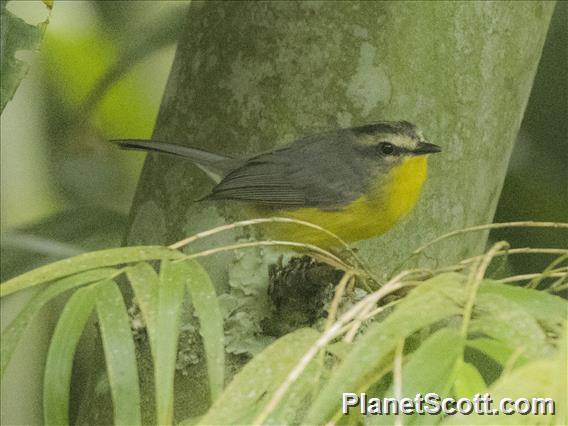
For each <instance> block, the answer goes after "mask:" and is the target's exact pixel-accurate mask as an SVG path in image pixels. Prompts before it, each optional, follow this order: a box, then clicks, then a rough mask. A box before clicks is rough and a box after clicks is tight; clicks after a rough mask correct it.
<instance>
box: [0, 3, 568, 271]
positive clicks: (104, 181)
mask: <svg viewBox="0 0 568 426" xmlns="http://www.w3.org/2000/svg"><path fill="white" fill-rule="evenodd" d="M188 5H189V3H188V2H181V1H161V2H153V1H144V2H143V1H138V2H137V1H133V2H126V1H104V2H97V1H73V2H70V1H59V2H57V1H56V2H55V5H54V8H53V11H52V13H51V17H50V23H49V25H48V28H47V32H46V35H45V39H44V42H43V44H42V47H41V51H40V52H39V53H38V54H37V55H36V56H35V57H34V59H33V64H32V67H31V71H30V73H29V74H28V76H27V77H26V78H25V79H24V81H23V82H22V84H21V85H20V87H19V89H18V91H17V92H16V95H15V97H14V99H13V100H12V101H11V102H9V103H8V105H7V107H6V109H5V110H4V112H3V114H2V117H1V120H2V122H1V128H2V135H1V136H2V144H1V147H2V152H1V153H2V165H1V171H2V176H1V177H2V180H1V194H2V198H1V202H2V203H1V206H2V210H1V213H2V221H1V231H2V251H1V261H2V276H1V278H2V280H5V279H7V278H9V277H11V276H14V275H16V274H18V273H21V272H23V271H25V270H28V269H31V268H33V267H35V266H37V265H39V264H41V263H45V262H48V261H52V260H55V259H58V258H62V257H67V256H69V255H73V254H77V253H80V252H82V251H86V250H92V249H97V248H102V247H108V246H118V245H120V243H121V239H122V233H123V229H124V226H125V224H126V222H127V215H128V210H129V206H130V202H131V199H132V196H133V194H134V189H135V185H136V180H137V176H138V174H139V171H140V168H141V165H142V160H143V156H141V155H132V154H129V153H124V152H120V151H118V150H116V149H114V148H113V147H112V146H111V145H110V144H109V143H108V139H112V138H120V137H139V138H147V137H150V136H151V133H152V128H153V126H154V120H155V118H156V115H157V112H158V109H159V104H160V101H161V95H162V92H163V89H164V86H165V83H166V81H167V77H168V73H169V68H170V66H171V63H172V60H173V55H174V52H175V40H176V37H177V33H178V31H179V29H180V26H181V24H182V20H183V17H184V14H185V11H184V9H185V8H187V6H188ZM38 6H39V8H40V9H42V8H43V5H42V4H41V3H40V2H38V1H36V2H34V1H29V2H28V1H18V2H14V1H12V2H9V3H8V9H9V10H11V11H12V12H14V13H16V14H18V15H19V16H22V17H24V18H25V17H26V16H27V17H28V18H27V19H31V20H32V21H33V19H34V14H37V8H38ZM36 19H37V18H36ZM567 45H568V4H567V3H566V2H559V3H558V4H557V7H556V11H555V15H554V17H553V20H552V24H551V28H550V31H549V36H548V39H547V42H546V46H545V48H544V53H543V57H542V61H541V64H540V67H539V70H538V74H537V76H536V79H535V85H534V88H533V91H532V95H531V98H530V101H529V105H528V107H527V112H526V116H525V119H524V121H523V125H522V128H521V131H520V133H519V140H518V142H517V144H516V147H515V150H514V153H513V156H512V158H511V162H510V167H509V173H508V176H507V180H506V182H505V186H504V189H503V193H502V199H501V202H500V205H499V208H498V211H497V215H496V218H495V221H498V222H501V221H514V220H542V221H549V220H550V221H566V220H567V219H568V184H567V182H568V175H567V174H568V171H567V167H566V166H567V164H568V149H567V135H568V128H567V126H568V123H567V120H566V117H568V78H567V70H568V50H567V49H566V46H567ZM511 54H514V52H511ZM401 118H404V117H401ZM480 125H483V123H480ZM492 239H493V240H497V239H507V240H509V241H510V242H511V243H512V246H514V247H525V246H532V247H555V246H566V242H565V241H560V240H559V237H558V234H557V233H554V232H553V231H547V230H542V229H536V230H526V229H511V230H502V231H499V232H494V233H493V234H492ZM549 259H550V258H549V257H546V256H543V257H538V256H535V255H531V256H530V257H526V256H517V257H513V258H512V259H511V263H510V265H509V266H510V267H511V268H513V270H514V272H517V273H525V272H530V271H536V270H539V269H542V268H543V267H544V266H545V265H546V263H547V262H548V261H549Z"/></svg>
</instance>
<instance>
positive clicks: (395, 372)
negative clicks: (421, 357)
mask: <svg viewBox="0 0 568 426" xmlns="http://www.w3.org/2000/svg"><path fill="white" fill-rule="evenodd" d="M403 350H404V339H403V340H401V341H400V342H398V344H397V345H396V349H395V351H394V359H393V369H392V382H393V390H394V397H395V398H396V399H397V400H399V401H400V400H401V399H402V352H403ZM402 419H403V417H402V414H397V415H396V416H395V420H394V424H395V425H396V426H402V424H403V422H402Z"/></svg>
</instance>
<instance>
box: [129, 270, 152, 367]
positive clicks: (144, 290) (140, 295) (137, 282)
mask: <svg viewBox="0 0 568 426" xmlns="http://www.w3.org/2000/svg"><path fill="white" fill-rule="evenodd" d="M126 275H127V276H128V279H129V281H130V285H131V286H132V289H133V290H134V295H135V296H136V303H137V304H138V307H139V308H140V312H141V313H142V317H143V318H144V323H145V325H146V331H147V333H148V339H149V340H150V347H151V349H152V357H153V358H154V359H155V358H156V354H155V352H154V351H155V348H156V347H157V344H156V327H157V325H158V324H157V317H158V312H157V311H158V297H159V291H160V289H159V285H160V279H159V278H158V274H157V273H156V271H154V268H152V267H151V266H150V265H149V264H147V263H139V264H137V265H135V266H132V267H130V268H128V269H127V270H126Z"/></svg>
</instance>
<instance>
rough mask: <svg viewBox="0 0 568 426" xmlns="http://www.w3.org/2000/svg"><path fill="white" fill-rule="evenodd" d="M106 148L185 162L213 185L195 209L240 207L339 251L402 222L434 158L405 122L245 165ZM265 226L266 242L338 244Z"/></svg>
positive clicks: (136, 143)
mask: <svg viewBox="0 0 568 426" xmlns="http://www.w3.org/2000/svg"><path fill="white" fill-rule="evenodd" d="M113 142H114V143H116V144H118V146H119V147H120V148H122V149H133V150H142V151H148V152H157V153H162V154H170V155H174V156H177V157H181V158H183V159H186V160H190V161H191V162H192V163H194V164H195V165H196V166H197V167H199V168H200V169H202V170H203V171H204V172H205V173H206V174H207V175H208V176H209V177H210V178H211V179H212V180H213V182H214V186H213V187H212V189H211V191H210V192H209V193H208V194H207V195H206V196H205V197H203V198H201V199H200V200H199V201H217V200H225V201H229V202H239V203H242V204H244V206H245V209H246V212H247V216H250V218H251V219H252V218H266V217H284V218H289V219H296V220H300V221H305V222H310V223H313V224H315V225H318V226H320V227H323V228H325V229H327V230H328V231H330V232H331V233H333V234H335V235H337V236H338V237H340V238H341V239H342V240H343V241H345V242H347V243H352V242H355V241H359V240H363V239H368V238H371V237H375V236H378V235H382V234H384V233H385V232H387V231H388V230H390V229H391V228H393V227H394V226H395V225H396V224H397V223H398V222H399V221H400V220H401V219H402V218H403V217H404V216H406V215H407V214H408V213H409V212H410V211H411V210H412V209H413V208H414V207H415V205H416V203H417V201H418V199H419V195H420V191H421V188H422V186H423V184H424V182H425V180H426V177H427V167H428V166H427V158H428V155H429V154H435V153H438V152H441V148H440V146H438V145H435V144H432V143H430V142H428V141H427V140H426V139H425V138H424V136H423V135H422V132H421V131H420V130H419V129H418V128H417V127H416V125H414V124H412V123H410V122H408V121H379V122H373V123H369V124H364V125H361V126H357V127H350V128H339V129H334V130H330V131H325V132H321V133H317V134H313V135H309V136H306V137H301V138H299V139H297V140H295V141H294V142H292V143H290V144H289V145H286V146H283V147H279V148H276V149H273V150H271V151H267V152H263V153H260V154H258V155H254V156H252V157H250V158H245V159H239V158H234V157H230V156H227V155H223V154H217V153H213V152H209V151H206V150H202V149H197V148H191V147H187V146H182V145H176V144H171V143H164V142H160V141H156V140H142V139H118V140H114V141H113ZM269 225H270V226H266V227H265V232H266V233H267V234H268V235H269V237H271V238H275V239H285V240H288V241H295V242H300V243H304V244H312V245H317V246H319V247H322V248H333V247H335V246H337V244H338V242H337V240H336V239H334V238H333V237H331V236H330V235H328V234H326V233H323V232H321V231H319V230H317V229H312V228H306V227H304V226H299V225H296V226H293V225H289V224H281V223H279V224H269Z"/></svg>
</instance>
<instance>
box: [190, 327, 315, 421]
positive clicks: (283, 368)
mask: <svg viewBox="0 0 568 426" xmlns="http://www.w3.org/2000/svg"><path fill="white" fill-rule="evenodd" d="M318 337H319V333H318V332H317V331H315V330H313V329H310V328H303V329H299V330H296V331H294V332H293V333H290V334H287V335H285V336H283V337H281V338H280V339H278V340H276V341H275V342H273V343H272V344H270V345H269V346H268V347H267V348H266V349H265V350H264V351H262V352H261V353H259V354H258V355H256V356H255V357H254V358H253V359H252V360H251V361H250V362H249V363H248V364H247V365H245V367H244V368H243V369H242V370H241V371H240V372H239V373H238V374H237V375H236V376H235V377H234V378H233V380H232V381H231V383H229V385H228V386H227V387H226V388H225V390H224V392H223V393H222V394H221V395H220V396H219V398H217V400H216V401H215V402H214V403H213V405H212V406H211V408H210V409H209V411H208V412H207V414H206V415H205V416H204V417H203V418H202V419H201V420H200V421H199V424H200V425H214V424H225V425H226V424H250V423H251V422H252V420H253V419H254V416H255V415H257V414H258V413H259V411H260V410H261V409H262V408H263V407H264V405H265V404H267V403H268V401H269V400H270V398H271V397H272V395H273V393H274V391H275V390H276V389H277V387H278V386H279V385H280V384H281V383H282V382H283V381H284V380H285V379H286V377H287V376H288V374H289V373H290V371H291V370H292V369H293V368H294V367H295V365H296V364H297V363H298V361H299V360H300V359H301V357H302V356H303V355H304V354H305V353H306V351H307V350H308V349H309V348H310V346H312V345H313V344H314V343H315V341H316V340H317V339H318ZM304 374H305V373H304ZM302 391H304V392H309V388H307V387H306V386H304V387H303V388H302V389H298V388H293V389H290V391H289V395H292V396H293V395H294V394H296V395H300V397H301V393H302ZM281 404H282V405H287V404H286V401H282V403H281ZM275 414H276V415H277V414H278V413H275ZM270 420H271V421H270V423H275V424H284V423H286V422H284V421H283V419H282V418H279V419H274V418H270Z"/></svg>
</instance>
